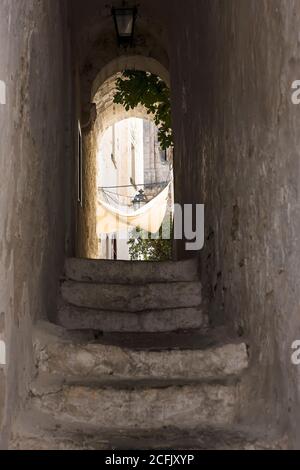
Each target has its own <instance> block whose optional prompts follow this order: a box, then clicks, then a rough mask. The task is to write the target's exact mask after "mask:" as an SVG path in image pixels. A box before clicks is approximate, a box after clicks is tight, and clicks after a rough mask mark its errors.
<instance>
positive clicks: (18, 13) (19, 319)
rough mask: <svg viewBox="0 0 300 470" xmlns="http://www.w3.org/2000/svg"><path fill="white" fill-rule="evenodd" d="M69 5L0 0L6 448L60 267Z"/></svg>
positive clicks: (0, 305)
mask: <svg viewBox="0 0 300 470" xmlns="http://www.w3.org/2000/svg"><path fill="white" fill-rule="evenodd" d="M66 6H67V2H61V1H60V0H40V1H39V0H26V1H22V0H1V2H0V13H1V14H0V44H1V48H0V80H4V81H5V82H6V84H7V104H6V105H0V138H1V147H0V188H1V193H0V285H1V291H0V313H1V321H0V328H1V331H2V330H4V338H5V341H6V347H7V365H6V367H5V368H4V369H3V370H0V379H1V380H0V408H2V410H1V411H2V414H3V418H4V419H3V423H2V424H3V425H4V427H3V426H2V429H1V436H0V437H1V438H0V442H1V445H2V446H5V439H6V437H7V432H8V431H9V426H10V420H11V418H12V416H13V414H14V412H15V409H16V407H17V406H18V404H19V402H20V397H22V398H23V397H25V396H26V393H25V391H26V387H27V383H28V380H29V377H30V374H31V366H32V364H31V349H32V341H31V326H32V323H33V322H34V321H35V320H36V319H37V318H40V317H46V316H50V315H51V314H53V313H54V311H55V307H56V300H57V291H58V284H59V282H58V281H59V276H60V273H61V269H62V265H63V260H64V236H65V233H64V229H65V227H64V218H65V214H64V207H65V200H64V188H65V184H64V183H65V179H64V177H65V175H64V169H65V161H66V158H67V152H66V140H65V138H66V133H65V130H66V126H67V122H66V119H67V118H68V89H67V86H66V83H67V82H68V69H67V67H68V66H69V63H68V57H67V56H66V54H65V53H64V51H63V48H62V44H64V43H65V44H66V42H67V36H66V35H67V32H66V31H67V28H66V24H65V20H66V12H65V11H64V10H65V7H66ZM2 312H3V313H2ZM0 333H1V332H0ZM2 334H3V333H2ZM5 386H6V393H5V396H6V398H5V399H4V400H3V398H1V397H2V396H3V390H4V387H5Z"/></svg>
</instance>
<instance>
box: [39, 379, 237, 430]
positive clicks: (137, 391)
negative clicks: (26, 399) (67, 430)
mask: <svg viewBox="0 0 300 470" xmlns="http://www.w3.org/2000/svg"><path fill="white" fill-rule="evenodd" d="M32 394H33V398H32V405H33V407H34V408H35V409H37V410H41V411H42V412H43V413H47V414H49V415H50V416H51V417H52V418H54V419H56V420H57V421H59V422H63V423H74V424H75V423H77V424H78V425H79V424H81V425H86V424H88V425H93V426H97V427H98V428H100V429H102V430H103V431H105V430H118V431H119V430H120V429H122V430H124V431H126V430H137V429H139V430H144V431H147V430H161V429H164V428H166V427H173V428H175V429H181V430H182V431H184V430H192V429H195V428H197V427H199V426H205V427H211V426H217V427H220V426H221V427H223V426H230V425H233V424H234V422H235V419H236V412H237V402H238V384H236V383H234V382H232V383H225V384H222V383H208V384H203V383H202V384H194V385H193V384H190V385H172V386H166V385H160V386H156V385H155V383H154V384H153V386H151V385H150V384H149V383H148V384H146V385H143V384H142V383H138V382H136V383H134V382H131V384H126V385H125V386H122V382H120V381H119V383H118V386H112V385H111V384H110V383H108V384H107V385H105V384H104V383H102V384H93V385H92V384H90V385H84V384H82V385H81V384H64V385H62V386H61V388H60V389H54V388H52V389H49V388H48V387H46V388H45V389H44V390H43V389H41V388H40V387H39V388H38V389H35V388H33V389H32Z"/></svg>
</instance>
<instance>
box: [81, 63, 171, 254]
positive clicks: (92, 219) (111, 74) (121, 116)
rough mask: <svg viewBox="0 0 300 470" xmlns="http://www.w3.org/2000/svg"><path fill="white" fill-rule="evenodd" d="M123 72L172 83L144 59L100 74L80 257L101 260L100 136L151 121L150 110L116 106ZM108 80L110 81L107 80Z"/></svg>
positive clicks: (87, 144)
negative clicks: (130, 122) (135, 121)
mask: <svg viewBox="0 0 300 470" xmlns="http://www.w3.org/2000/svg"><path fill="white" fill-rule="evenodd" d="M124 69H133V70H142V71H147V72H151V73H153V74H155V75H158V76H160V78H162V79H163V80H166V82H167V84H169V82H170V78H169V73H168V70H167V69H166V68H165V67H164V66H163V65H162V64H161V63H160V62H158V61H157V60H154V59H152V58H150V59H149V58H148V57H143V56H136V55H133V56H124V57H122V58H117V59H115V60H113V61H111V62H109V63H108V64H106V66H105V67H104V68H103V69H102V70H101V71H100V72H99V73H98V75H97V77H96V78H95V81H94V83H93V85H92V87H91V101H92V102H93V103H94V107H95V110H96V113H95V119H94V122H93V124H92V126H91V128H90V129H89V131H88V132H86V133H84V138H83V140H84V146H83V147H84V171H83V178H84V200H85V203H84V205H83V207H80V208H79V224H78V227H79V231H78V243H77V247H78V252H77V255H78V256H80V257H87V258H95V257H98V245H99V243H98V242H99V239H98V234H97V223H96V213H97V200H96V199H97V191H96V188H97V181H96V180H97V177H96V175H97V154H98V153H99V145H100V142H101V137H102V136H103V134H104V133H105V131H106V130H107V129H108V128H110V127H111V126H114V125H115V124H116V123H118V122H120V121H122V120H125V119H128V118H133V117H134V118H139V119H142V120H145V119H150V120H151V118H152V117H151V116H149V114H147V110H146V109H145V108H143V107H142V106H139V107H138V108H136V109H134V110H130V111H126V110H125V108H124V107H123V106H122V105H117V104H115V103H114V95H115V91H116V80H117V78H118V77H119V76H120V73H121V72H122V71H123V70H124ZM107 77H108V78H107Z"/></svg>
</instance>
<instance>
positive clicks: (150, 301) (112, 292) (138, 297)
mask: <svg viewBox="0 0 300 470" xmlns="http://www.w3.org/2000/svg"><path fill="white" fill-rule="evenodd" d="M62 296H63V300H64V301H65V302H67V303H69V304H71V305H75V306H77V307H86V308H92V309H99V310H109V311H116V310H117V311H122V312H143V311H145V310H161V309H172V308H185V307H199V306H201V284H200V283H199V282H174V283H166V284H160V283H157V284H146V285H129V284H128V285H121V284H91V283H79V282H73V281H68V282H64V283H63V284H62Z"/></svg>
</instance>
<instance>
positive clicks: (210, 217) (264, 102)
mask: <svg viewBox="0 0 300 470" xmlns="http://www.w3.org/2000/svg"><path fill="white" fill-rule="evenodd" d="M174 8H175V10H174V11H175V15H177V16H178V17H179V13H180V23H179V24H178V23H176V24H175V23H174V24H173V43H174V44H175V43H176V47H175V49H174V50H173V52H172V53H171V72H172V79H173V83H172V85H173V98H174V99H173V103H174V127H175V135H176V160H175V175H176V182H177V184H176V192H177V199H178V200H181V201H183V202H199V203H205V204H206V236H207V238H206V245H205V249H204V250H203V251H202V253H201V271H202V280H203V282H204V285H205V290H206V295H207V297H208V298H209V300H210V312H211V314H212V318H213V320H214V322H222V321H224V320H225V321H226V322H227V323H229V324H231V325H232V329H235V330H236V331H238V332H239V333H240V334H243V333H244V334H245V335H247V336H249V343H250V345H251V357H252V377H251V383H250V386H249V388H247V389H246V399H245V401H244V408H243V409H242V410H241V414H242V415H244V416H245V415H247V416H248V422H250V419H249V418H251V419H252V420H253V422H254V423H256V424H258V423H261V424H264V423H269V424H270V423H272V429H276V430H277V431H280V432H282V431H284V430H285V429H286V428H288V429H289V431H290V436H291V443H293V444H294V445H295V446H297V447H298V448H299V447H300V441H299V434H300V433H299V431H300V429H299V422H300V419H299V418H300V406H299V398H300V395H299V390H300V370H299V367H298V368H297V367H296V366H293V365H292V364H291V360H290V356H291V349H290V348H291V343H292V341H294V340H295V339H299V337H300V328H299V325H300V322H299V318H300V317H299V297H300V285H299V284H300V277H299V271H300V252H299V251H300V250H299V249H300V243H299V233H300V210H299V209H300V206H299V202H300V201H299V197H300V195H299V189H300V188H299V186H300V174H299V162H300V133H299V129H300V107H297V106H294V105H292V104H291V91H290V87H291V83H292V81H293V80H295V79H299V77H300V41H299V28H300V1H299V0H289V1H284V0H251V1H249V0H227V1H226V2H225V1H221V0H209V1H208V0H207V1H200V0H191V1H190V2H189V9H182V4H181V2H180V1H177V3H176V5H174ZM179 116H180V118H177V117H179ZM297 433H298V438H297Z"/></svg>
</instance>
